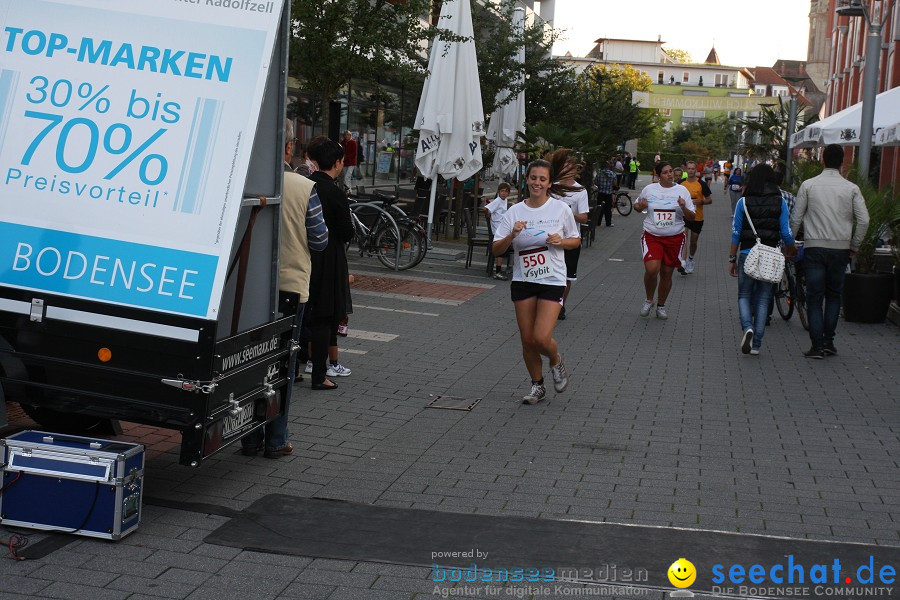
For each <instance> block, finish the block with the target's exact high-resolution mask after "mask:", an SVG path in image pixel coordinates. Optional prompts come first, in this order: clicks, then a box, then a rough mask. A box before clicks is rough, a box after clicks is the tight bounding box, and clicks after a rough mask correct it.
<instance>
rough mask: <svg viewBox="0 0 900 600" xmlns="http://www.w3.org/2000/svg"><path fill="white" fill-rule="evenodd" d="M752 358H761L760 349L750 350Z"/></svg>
mask: <svg viewBox="0 0 900 600" xmlns="http://www.w3.org/2000/svg"><path fill="white" fill-rule="evenodd" d="M750 356H759V348H750Z"/></svg>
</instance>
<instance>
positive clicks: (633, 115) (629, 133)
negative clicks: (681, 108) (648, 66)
mask: <svg viewBox="0 0 900 600" xmlns="http://www.w3.org/2000/svg"><path fill="white" fill-rule="evenodd" d="M577 82H578V87H579V90H580V101H581V110H580V111H579V112H578V113H577V114H576V115H572V116H573V117H574V118H572V119H570V122H569V126H570V127H572V128H574V129H576V130H578V131H580V132H581V136H582V139H584V141H585V145H586V146H588V147H590V148H591V152H592V153H593V154H595V155H596V157H597V158H602V157H607V156H609V155H611V154H613V153H614V152H615V151H616V149H617V148H618V146H619V145H620V144H621V143H623V142H624V141H625V140H630V139H635V138H640V137H642V136H644V135H647V134H649V133H651V132H652V131H654V130H655V129H656V128H657V127H659V126H660V120H661V117H660V115H659V114H658V113H657V112H656V111H653V110H646V109H644V108H641V107H640V106H638V105H637V104H636V103H634V102H633V101H632V92H634V91H648V90H649V89H650V78H649V77H647V75H645V74H644V73H642V72H640V71H638V70H637V69H635V68H633V67H631V66H630V65H625V66H619V65H596V66H594V67H593V68H591V69H587V70H585V71H584V72H582V73H581V74H580V75H579V76H578V80H577Z"/></svg>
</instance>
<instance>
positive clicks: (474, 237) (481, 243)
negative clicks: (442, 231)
mask: <svg viewBox="0 0 900 600" xmlns="http://www.w3.org/2000/svg"><path fill="white" fill-rule="evenodd" d="M462 213H463V223H464V224H465V226H466V237H467V238H468V244H469V248H468V252H466V268H467V269H468V268H469V265H471V264H472V254H473V253H474V252H475V247H476V246H478V247H483V248H488V247H489V246H490V244H491V240H490V238H489V237H478V234H477V233H476V232H475V225H474V219H473V218H472V215H471V214H470V213H469V210H468V209H464V210H463V211H462ZM488 267H490V261H488Z"/></svg>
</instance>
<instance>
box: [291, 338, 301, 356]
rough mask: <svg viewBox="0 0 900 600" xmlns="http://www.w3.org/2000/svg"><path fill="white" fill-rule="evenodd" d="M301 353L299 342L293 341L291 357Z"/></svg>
mask: <svg viewBox="0 0 900 600" xmlns="http://www.w3.org/2000/svg"><path fill="white" fill-rule="evenodd" d="M299 351H300V342H298V341H297V340H291V356H294V355H295V354H297V352H299Z"/></svg>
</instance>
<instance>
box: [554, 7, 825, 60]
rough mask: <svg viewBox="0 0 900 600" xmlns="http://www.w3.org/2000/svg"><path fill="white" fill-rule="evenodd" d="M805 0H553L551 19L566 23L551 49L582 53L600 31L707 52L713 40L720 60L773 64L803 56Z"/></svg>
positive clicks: (699, 56)
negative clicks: (657, 40) (779, 60)
mask: <svg viewBox="0 0 900 600" xmlns="http://www.w3.org/2000/svg"><path fill="white" fill-rule="evenodd" d="M809 9H810V3H809V1H808V0H750V1H748V2H684V1H683V0H666V1H663V0H556V11H555V12H556V14H555V18H554V25H555V26H556V27H559V28H563V29H566V30H567V32H566V33H565V38H566V39H564V40H563V41H561V42H557V43H556V45H554V47H553V54H565V53H566V52H571V53H572V54H573V55H574V56H584V55H586V54H587V53H588V52H590V50H591V48H593V47H594V40H596V39H598V38H601V37H608V38H625V39H640V40H656V39H657V37H658V36H660V35H661V36H662V39H663V41H664V42H667V43H666V47H669V48H681V49H682V50H687V51H688V52H690V54H691V57H692V58H693V60H694V61H696V62H699V61H702V60H704V59H705V58H706V55H707V54H708V53H709V50H710V48H712V46H713V42H715V46H716V52H718V53H719V60H720V61H721V62H722V64H724V65H730V66H740V67H756V66H763V67H771V66H772V65H773V64H774V63H775V61H776V60H778V59H779V58H783V59H790V60H806V49H807V45H808V40H809Z"/></svg>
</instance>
